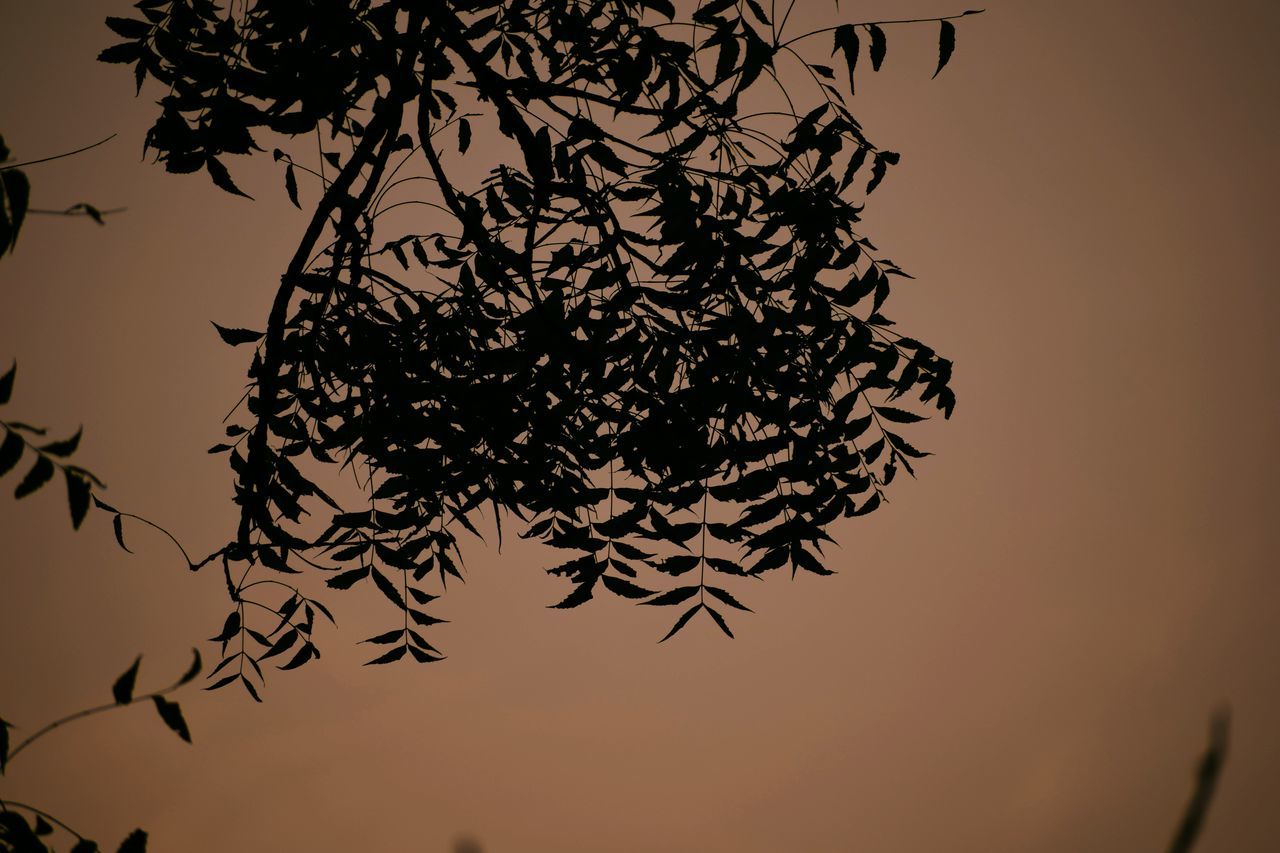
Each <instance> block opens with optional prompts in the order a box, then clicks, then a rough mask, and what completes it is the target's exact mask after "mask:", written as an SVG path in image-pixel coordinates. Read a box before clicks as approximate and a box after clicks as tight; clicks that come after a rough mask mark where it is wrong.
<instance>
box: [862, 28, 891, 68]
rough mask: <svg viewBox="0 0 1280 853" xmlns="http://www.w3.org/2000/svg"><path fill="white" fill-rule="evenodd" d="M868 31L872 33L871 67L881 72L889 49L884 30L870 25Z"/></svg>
mask: <svg viewBox="0 0 1280 853" xmlns="http://www.w3.org/2000/svg"><path fill="white" fill-rule="evenodd" d="M867 31H868V32H870V33H871V67H872V69H874V70H876V71H879V70H880V66H881V65H882V64H883V63H884V55H885V50H886V48H887V47H888V45H887V43H886V41H885V37H884V30H882V29H880V28H879V27H877V26H876V25H875V24H868V25H867Z"/></svg>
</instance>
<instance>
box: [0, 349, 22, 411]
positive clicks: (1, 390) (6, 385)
mask: <svg viewBox="0 0 1280 853" xmlns="http://www.w3.org/2000/svg"><path fill="white" fill-rule="evenodd" d="M17 375H18V362H17V361H16V360H15V361H14V362H13V367H10V368H9V369H8V370H7V371H6V372H5V374H4V376H0V406H3V405H4V404H5V403H7V402H9V398H10V397H12V396H13V380H14V379H15V377H17Z"/></svg>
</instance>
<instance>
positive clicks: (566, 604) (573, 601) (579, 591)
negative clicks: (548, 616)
mask: <svg viewBox="0 0 1280 853" xmlns="http://www.w3.org/2000/svg"><path fill="white" fill-rule="evenodd" d="M597 577H598V576H597ZM596 579H597V578H596V577H592V578H590V579H589V580H586V581H584V582H582V583H580V584H578V585H577V586H576V587H574V588H573V592H571V593H569V594H568V595H567V596H565V597H564V599H563V600H562V601H561V602H560V603H559V604H552V605H549V606H551V607H554V608H558V609H561V610H566V609H568V608H571V607H577V606H579V605H581V604H585V603H586V602H588V601H590V600H591V591H592V590H593V589H594V588H595V585H596Z"/></svg>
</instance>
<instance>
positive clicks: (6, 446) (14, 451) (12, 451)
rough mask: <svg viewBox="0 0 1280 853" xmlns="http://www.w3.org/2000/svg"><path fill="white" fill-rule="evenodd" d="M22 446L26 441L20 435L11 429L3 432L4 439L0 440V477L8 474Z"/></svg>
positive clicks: (18, 456) (20, 456)
mask: <svg viewBox="0 0 1280 853" xmlns="http://www.w3.org/2000/svg"><path fill="white" fill-rule="evenodd" d="M24 447H26V442H24V441H23V440H22V437H21V436H20V435H18V434H17V433H16V432H13V431H6V432H5V436H4V441H3V442H0V477H3V476H4V475H5V474H8V473H9V472H10V471H11V470H13V466H14V465H17V464H18V460H19V459H21V458H22V449H23V448H24Z"/></svg>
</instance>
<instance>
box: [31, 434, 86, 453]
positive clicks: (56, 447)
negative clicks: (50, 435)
mask: <svg viewBox="0 0 1280 853" xmlns="http://www.w3.org/2000/svg"><path fill="white" fill-rule="evenodd" d="M83 432H84V428H83V427H81V428H80V429H78V430H76V434H75V435H73V436H71V437H70V438H68V439H65V440H63V441H51V442H49V443H48V444H44V445H41V447H40V451H41V452H42V453H48V454H49V455H50V456H59V457H66V456H70V455H71V454H72V453H75V452H76V448H77V447H79V446H80V436H81V434H82V433H83Z"/></svg>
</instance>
